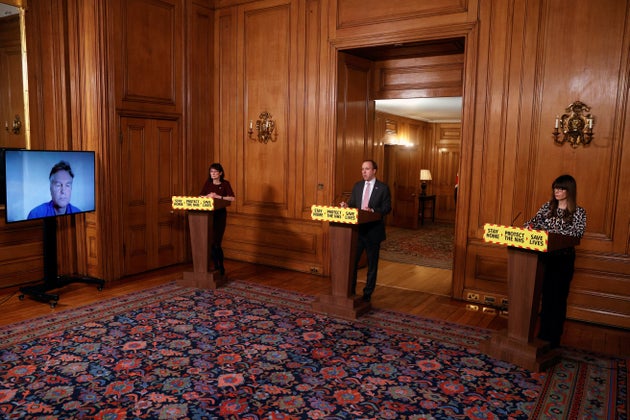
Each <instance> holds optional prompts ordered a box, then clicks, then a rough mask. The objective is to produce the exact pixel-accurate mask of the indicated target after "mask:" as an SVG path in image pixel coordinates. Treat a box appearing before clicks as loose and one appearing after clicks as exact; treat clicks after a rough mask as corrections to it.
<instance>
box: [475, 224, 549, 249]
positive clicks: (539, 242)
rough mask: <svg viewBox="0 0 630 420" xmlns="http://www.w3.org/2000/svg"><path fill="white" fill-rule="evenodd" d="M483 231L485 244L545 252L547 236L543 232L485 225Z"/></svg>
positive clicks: (547, 241)
mask: <svg viewBox="0 0 630 420" xmlns="http://www.w3.org/2000/svg"><path fill="white" fill-rule="evenodd" d="M483 231H484V232H483V240H484V241H485V242H491V243H494V244H501V245H507V246H513V247H517V248H524V249H531V250H534V251H541V252H547V246H548V244H549V234H548V233H547V232H546V231H544V230H529V229H525V228H519V227H514V226H503V225H493V224H491V223H486V224H485V225H484V226H483Z"/></svg>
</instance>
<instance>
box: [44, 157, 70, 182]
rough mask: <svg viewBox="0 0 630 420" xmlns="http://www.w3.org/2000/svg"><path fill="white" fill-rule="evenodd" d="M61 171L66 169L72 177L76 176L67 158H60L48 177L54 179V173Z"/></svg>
mask: <svg viewBox="0 0 630 420" xmlns="http://www.w3.org/2000/svg"><path fill="white" fill-rule="evenodd" d="M59 171H66V172H68V173H69V174H70V177H72V178H74V174H73V173H72V168H71V167H70V164H69V163H68V162H66V161H65V160H60V161H59V162H58V163H57V164H55V166H53V167H52V169H51V170H50V175H48V179H50V180H51V181H52V177H53V175H54V174H56V173H57V172H59Z"/></svg>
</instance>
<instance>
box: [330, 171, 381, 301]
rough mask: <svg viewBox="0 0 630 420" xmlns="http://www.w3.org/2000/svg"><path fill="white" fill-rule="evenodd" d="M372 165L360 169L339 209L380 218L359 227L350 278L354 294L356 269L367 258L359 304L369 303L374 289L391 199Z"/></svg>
mask: <svg viewBox="0 0 630 420" xmlns="http://www.w3.org/2000/svg"><path fill="white" fill-rule="evenodd" d="M377 169H378V167H377V166H376V162H374V161H373V160H365V161H363V164H362V165H361V175H362V176H363V180H362V181H359V182H357V183H356V184H354V187H353V188H352V194H351V195H350V199H349V200H348V202H347V203H345V202H342V203H341V204H340V205H341V207H353V208H359V209H361V210H365V211H370V212H372V213H380V214H381V218H380V219H379V220H377V221H375V222H370V223H363V224H361V225H359V228H358V229H359V237H358V243H357V254H356V260H355V264H354V275H353V278H352V292H353V294H356V285H357V269H358V265H359V261H360V260H361V255H362V254H363V251H365V252H366V254H367V264H368V271H367V281H366V285H365V288H364V289H363V300H364V301H366V302H369V301H370V299H371V297H372V293H373V292H374V288H375V287H376V273H377V271H378V258H379V253H380V250H381V242H383V241H384V240H385V215H386V214H388V213H389V212H390V211H391V210H392V197H391V194H390V191H389V187H388V186H387V184H385V183H383V182H381V181H379V180H377V179H376V170H377Z"/></svg>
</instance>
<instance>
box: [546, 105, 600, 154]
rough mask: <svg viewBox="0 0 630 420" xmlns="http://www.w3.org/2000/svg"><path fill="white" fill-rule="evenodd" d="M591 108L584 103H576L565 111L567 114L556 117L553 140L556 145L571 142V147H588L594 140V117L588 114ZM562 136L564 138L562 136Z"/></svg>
mask: <svg viewBox="0 0 630 420" xmlns="http://www.w3.org/2000/svg"><path fill="white" fill-rule="evenodd" d="M590 110H591V108H590V107H589V106H588V105H586V104H585V103H583V102H580V101H575V102H573V103H572V104H571V105H569V106H568V107H567V109H565V112H566V114H562V116H561V117H558V116H557V115H556V121H555V124H554V130H553V133H552V134H553V139H554V142H555V143H556V144H559V145H563V144H564V143H565V142H569V144H571V146H573V147H578V146H580V145H582V146H586V145H588V144H589V143H590V142H591V141H592V140H593V121H594V119H593V116H592V115H591V114H587V112H589V111H590ZM561 134H562V137H560V135H561Z"/></svg>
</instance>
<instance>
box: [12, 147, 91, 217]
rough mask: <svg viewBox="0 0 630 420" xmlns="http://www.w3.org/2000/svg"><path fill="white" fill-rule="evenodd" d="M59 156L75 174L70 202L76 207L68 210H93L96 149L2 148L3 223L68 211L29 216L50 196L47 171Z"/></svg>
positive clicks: (48, 173)
mask: <svg viewBox="0 0 630 420" xmlns="http://www.w3.org/2000/svg"><path fill="white" fill-rule="evenodd" d="M20 160H21V162H20ZM61 160H65V161H67V162H68V163H69V164H70V166H71V168H72V172H73V174H74V178H73V183H72V184H73V185H72V196H71V200H70V203H71V204H72V205H73V206H74V207H76V208H78V209H79V211H77V212H74V213H71V214H83V213H91V212H94V211H96V183H95V177H96V174H95V171H96V167H95V166H96V153H95V152H94V151H91V150H32V149H5V150H4V162H2V163H3V165H2V166H3V168H2V170H3V171H4V172H5V173H4V175H5V176H4V181H5V197H4V198H5V202H4V207H5V222H6V223H18V222H24V221H27V220H29V221H30V220H38V219H46V218H51V217H63V216H68V215H70V214H61V215H50V216H42V217H36V218H30V219H29V218H28V213H29V211H30V210H31V209H32V208H34V207H36V206H38V205H40V204H42V203H45V202H48V201H50V200H51V192H50V182H49V176H50V171H51V168H52V167H53V166H54V165H55V164H56V163H58V162H59V161H61ZM27 191H28V192H27Z"/></svg>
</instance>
